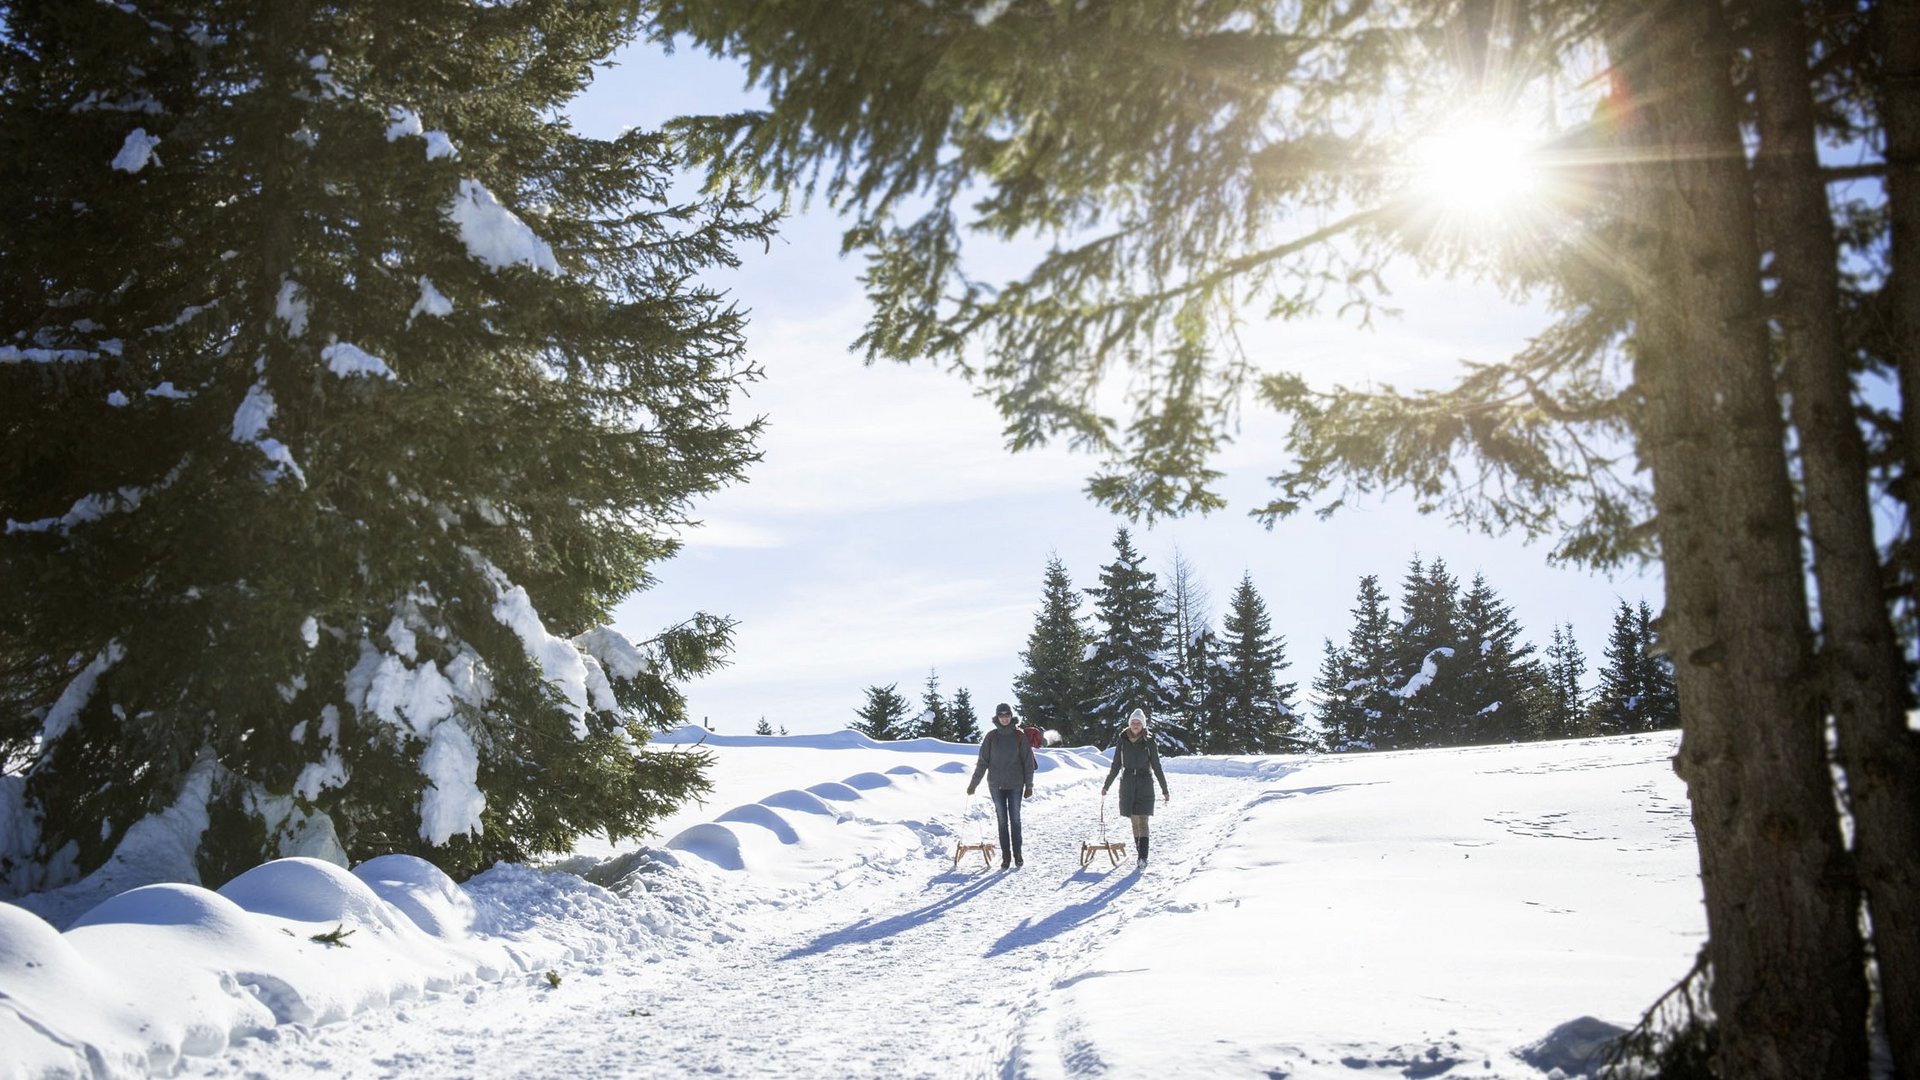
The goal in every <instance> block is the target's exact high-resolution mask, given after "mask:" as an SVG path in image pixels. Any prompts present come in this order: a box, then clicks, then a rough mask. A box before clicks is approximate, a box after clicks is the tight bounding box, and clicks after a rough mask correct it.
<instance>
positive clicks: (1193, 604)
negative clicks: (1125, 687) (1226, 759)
mask: <svg viewBox="0 0 1920 1080" xmlns="http://www.w3.org/2000/svg"><path fill="white" fill-rule="evenodd" d="M1161 595H1162V601H1163V603H1164V604H1165V605H1166V610H1165V615H1166V624H1167V669H1168V672H1169V674H1170V676H1171V680H1172V681H1171V683H1170V684H1169V692H1170V694H1171V695H1172V698H1173V702H1172V704H1171V706H1170V710H1171V711H1170V714H1169V717H1168V718H1167V719H1168V721H1169V723H1170V724H1171V725H1172V726H1173V727H1175V728H1178V729H1181V730H1185V731H1188V732H1191V733H1192V740H1193V745H1194V746H1196V747H1205V746H1208V745H1211V744H1212V743H1213V742H1214V741H1215V739H1214V735H1213V734H1212V732H1211V728H1212V727H1213V725H1214V723H1215V722H1216V721H1217V719H1218V716H1217V714H1215V713H1213V712H1212V711H1211V708H1210V705H1209V702H1210V699H1211V698H1212V697H1213V696H1214V695H1213V694H1212V692H1211V689H1210V686H1209V683H1210V680H1211V678H1212V675H1213V671H1214V668H1215V664H1214V657H1213V651H1214V642H1213V634H1212V631H1211V629H1210V627H1209V624H1210V623H1212V621H1213V616H1212V614H1211V613H1210V612H1209V611H1208V610H1207V590H1206V587H1205V586H1204V585H1202V584H1201V583H1200V577H1199V575H1198V574H1197V573H1195V572H1194V569H1193V564H1192V563H1189V562H1188V561H1187V560H1186V557H1185V556H1183V555H1181V554H1180V552H1179V551H1178V550H1177V549H1176V550H1175V551H1174V553H1173V568H1172V569H1171V570H1170V571H1169V572H1168V574H1167V587H1166V590H1165V591H1164V592H1163V593H1162V594H1161ZM1207 752H1208V753H1215V752H1217V751H1207Z"/></svg>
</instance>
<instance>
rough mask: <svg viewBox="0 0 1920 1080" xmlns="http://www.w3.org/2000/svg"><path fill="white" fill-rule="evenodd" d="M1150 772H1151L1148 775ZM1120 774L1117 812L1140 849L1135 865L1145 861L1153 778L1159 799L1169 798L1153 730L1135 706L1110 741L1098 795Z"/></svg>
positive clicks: (1135, 846) (1137, 848)
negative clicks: (1109, 759)
mask: <svg viewBox="0 0 1920 1080" xmlns="http://www.w3.org/2000/svg"><path fill="white" fill-rule="evenodd" d="M1149 773H1151V776H1149ZM1115 776H1119V777H1120V812H1121V813H1122V814H1125V815H1126V816H1127V818H1128V819H1129V820H1130V821H1132V822H1133V848H1134V850H1135V851H1137V852H1139V853H1140V861H1139V862H1137V863H1135V864H1134V866H1135V868H1136V869H1141V868H1144V867H1145V866H1146V865H1147V819H1148V818H1150V817H1152V816H1153V781H1154V780H1158V781H1160V801H1161V802H1166V801H1167V800H1169V799H1171V798H1173V796H1172V794H1171V793H1169V792H1168V791H1167V774H1166V773H1164V772H1161V771H1160V750H1159V748H1158V747H1156V746H1154V744H1153V732H1151V731H1148V730H1147V714H1146V713H1144V712H1142V711H1141V710H1139V709H1135V710H1133V714H1132V715H1131V716H1129V717H1127V726H1126V729H1125V730H1123V731H1121V732H1120V737H1119V738H1118V739H1115V740H1114V741H1113V766H1112V767H1111V768H1109V769H1108V770H1107V782H1106V783H1105V784H1102V785H1100V797H1101V798H1103V799H1104V798H1106V797H1107V790H1108V789H1109V788H1111V787H1113V778H1114V777H1115Z"/></svg>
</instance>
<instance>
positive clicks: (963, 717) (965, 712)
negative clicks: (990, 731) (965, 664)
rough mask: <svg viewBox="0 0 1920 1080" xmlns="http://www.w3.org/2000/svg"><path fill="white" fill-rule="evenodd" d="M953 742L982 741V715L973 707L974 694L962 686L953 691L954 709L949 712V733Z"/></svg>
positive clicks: (949, 737)
mask: <svg viewBox="0 0 1920 1080" xmlns="http://www.w3.org/2000/svg"><path fill="white" fill-rule="evenodd" d="M943 737H944V738H946V739H948V740H950V741H952V742H960V743H972V742H979V741H980V716H979V714H978V713H976V712H975V711H974V708H973V695H972V694H970V693H968V692H967V688H966V687H964V686H963V687H961V688H960V689H958V690H955V691H954V692H953V709H952V710H951V711H950V712H949V713H948V714H947V734H946V735H945V736H943Z"/></svg>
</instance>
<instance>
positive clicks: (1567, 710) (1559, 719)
mask: <svg viewBox="0 0 1920 1080" xmlns="http://www.w3.org/2000/svg"><path fill="white" fill-rule="evenodd" d="M1586 673H1587V657H1586V654H1585V653H1583V652H1581V651H1580V643H1579V641H1577V640H1576V639H1575V638H1574V636H1573V624H1571V623H1568V624H1567V625H1565V626H1564V627H1562V626H1555V627H1554V628H1553V641H1552V643H1551V644H1549V645H1548V646H1547V662H1546V665H1545V666H1544V667H1543V668H1542V669H1541V672H1540V676H1541V681H1540V683H1539V685H1538V687H1537V688H1536V691H1535V696H1534V704H1533V709H1532V712H1533V726H1534V731H1535V733H1536V737H1537V738H1542V739H1568V738H1572V737H1573V736H1575V735H1581V734H1584V733H1585V732H1586V715H1585V709H1584V707H1583V704H1584V702H1585V700H1586V692H1585V691H1584V690H1582V689H1581V686H1580V683H1581V680H1582V679H1584V678H1585V677H1586Z"/></svg>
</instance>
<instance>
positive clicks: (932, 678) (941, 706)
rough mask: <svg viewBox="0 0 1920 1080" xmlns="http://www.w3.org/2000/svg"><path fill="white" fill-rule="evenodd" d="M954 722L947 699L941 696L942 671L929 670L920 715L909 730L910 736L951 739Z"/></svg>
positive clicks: (922, 695)
mask: <svg viewBox="0 0 1920 1080" xmlns="http://www.w3.org/2000/svg"><path fill="white" fill-rule="evenodd" d="M952 723H953V717H952V713H951V711H950V710H949V709H948V707H947V700H946V699H945V698H943V697H941V696H940V672H939V671H938V670H937V669H934V670H929V671H928V672H927V682H926V686H925V688H924V689H923V690H922V691H921V692H920V715H919V717H918V718H917V719H916V720H915V721H914V723H913V724H912V726H911V727H910V729H909V731H908V737H909V738H927V739H950V738H951V737H952V736H951V734H950V730H949V729H950V728H951V726H952Z"/></svg>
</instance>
